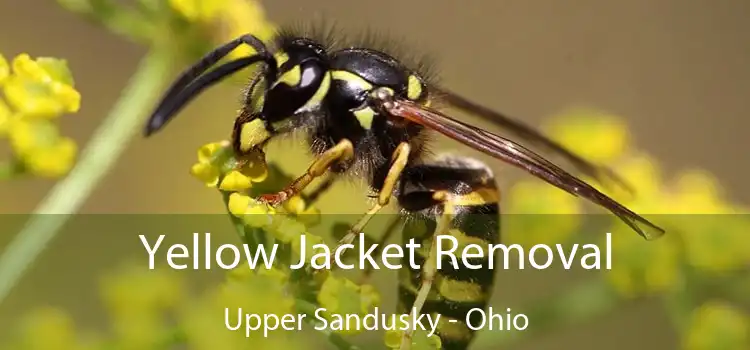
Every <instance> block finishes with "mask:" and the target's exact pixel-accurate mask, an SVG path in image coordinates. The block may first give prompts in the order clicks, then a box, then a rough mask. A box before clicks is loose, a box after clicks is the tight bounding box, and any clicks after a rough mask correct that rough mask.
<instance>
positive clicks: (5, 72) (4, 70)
mask: <svg viewBox="0 0 750 350" xmlns="http://www.w3.org/2000/svg"><path fill="white" fill-rule="evenodd" d="M9 75H10V66H8V60H6V59H5V56H3V55H2V54H0V85H2V84H3V83H4V82H5V79H6V78H8V76H9Z"/></svg>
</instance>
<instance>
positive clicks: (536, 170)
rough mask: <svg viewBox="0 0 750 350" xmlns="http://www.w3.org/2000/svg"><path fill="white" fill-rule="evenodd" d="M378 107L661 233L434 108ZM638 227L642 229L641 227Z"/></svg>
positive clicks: (533, 157) (646, 231)
mask: <svg viewBox="0 0 750 350" xmlns="http://www.w3.org/2000/svg"><path fill="white" fill-rule="evenodd" d="M381 107H382V108H383V109H384V110H385V111H386V112H388V113H389V114H392V115H393V116H396V117H400V118H404V119H406V120H409V121H411V122H414V123H417V124H421V125H423V126H425V127H427V128H429V129H432V130H435V131H437V132H439V133H441V134H443V135H445V136H448V137H449V138H451V139H454V140H456V141H459V142H461V143H463V144H465V145H467V146H469V147H471V148H474V149H476V150H478V151H481V152H484V153H485V154H488V155H490V156H492V157H494V158H497V159H499V160H502V161H505V162H507V163H510V164H512V165H514V166H516V167H519V168H521V169H524V170H526V171H528V172H529V173H531V174H532V175H534V176H536V177H538V178H540V179H542V180H544V181H546V182H548V183H550V184H552V185H554V186H556V187H558V188H560V189H562V190H565V191H567V192H568V193H570V194H572V195H575V196H580V197H583V198H586V199H588V200H589V201H591V202H593V203H595V204H598V205H600V206H602V207H604V208H606V209H608V210H609V211H611V212H612V213H613V214H615V215H617V216H618V217H619V218H620V219H622V220H623V221H624V222H625V223H626V224H627V225H628V226H630V227H631V228H633V229H634V230H635V231H636V232H638V234H640V235H641V236H643V237H644V238H646V239H648V240H651V239H655V238H658V237H660V236H662V235H663V234H664V230H663V229H661V228H659V227H658V226H656V225H654V224H652V223H651V222H649V221H648V220H646V219H645V218H643V217H641V216H640V215H638V214H636V213H634V212H633V211H631V210H630V209H628V208H626V207H625V206H623V205H622V204H620V203H618V202H617V201H615V200H614V199H612V198H610V197H608V196H607V195H605V194H604V193H601V192H600V191H599V190H597V189H596V188H594V187H592V186H591V185H589V184H587V183H586V182H584V181H583V180H581V179H579V178H577V177H575V176H574V175H572V174H570V173H568V172H567V171H565V170H564V169H562V168H560V167H559V166H557V165H555V164H553V163H552V162H550V161H549V160H547V159H545V158H544V157H542V156H541V155H539V154H537V153H534V152H533V151H531V150H529V149H527V148H525V147H523V146H521V145H519V144H517V143H515V142H513V141H511V140H509V139H506V138H503V137H501V136H498V135H495V134H493V133H491V132H489V131H486V130H482V129H479V128H477V127H474V126H472V125H469V124H466V123H463V122H461V121H458V120H456V119H453V118H451V117H449V116H447V115H445V114H443V113H442V112H439V111H437V110H435V109H432V108H429V107H425V106H422V105H419V104H416V103H414V102H411V101H408V100H402V99H396V100H390V101H388V102H385V103H383V104H382V105H381ZM642 226H645V228H644V227H642Z"/></svg>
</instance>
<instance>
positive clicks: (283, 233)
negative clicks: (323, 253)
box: [270, 216, 322, 256]
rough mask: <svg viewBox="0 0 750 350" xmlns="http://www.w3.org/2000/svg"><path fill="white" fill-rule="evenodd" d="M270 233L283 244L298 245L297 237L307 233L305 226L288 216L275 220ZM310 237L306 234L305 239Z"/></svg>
mask: <svg viewBox="0 0 750 350" xmlns="http://www.w3.org/2000/svg"><path fill="white" fill-rule="evenodd" d="M270 231H271V233H272V234H273V236H274V238H276V239H278V240H279V241H281V242H283V243H289V242H297V244H299V237H300V236H301V235H303V234H305V233H306V232H307V227H306V226H305V224H303V223H302V222H299V221H298V220H296V219H295V218H292V217H288V216H279V217H277V218H275V220H274V225H273V227H271V228H270ZM311 236H312V235H310V234H308V235H307V237H306V238H309V237H311ZM316 243H322V242H316ZM298 253H299V252H298ZM307 256H310V255H307Z"/></svg>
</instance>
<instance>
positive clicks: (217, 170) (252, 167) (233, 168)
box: [190, 141, 268, 192]
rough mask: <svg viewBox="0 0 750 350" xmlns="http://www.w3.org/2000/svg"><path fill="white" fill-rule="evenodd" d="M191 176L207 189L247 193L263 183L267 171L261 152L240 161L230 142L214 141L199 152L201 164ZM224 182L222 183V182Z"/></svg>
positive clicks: (194, 166) (195, 165)
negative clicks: (234, 155)
mask: <svg viewBox="0 0 750 350" xmlns="http://www.w3.org/2000/svg"><path fill="white" fill-rule="evenodd" d="M190 173H191V174H192V175H193V176H195V177H196V178H198V180H200V181H201V182H203V183H205V184H206V186H208V187H216V186H217V184H218V187H219V189H221V190H223V191H230V192H231V191H244V190H247V189H249V188H251V187H252V184H253V183H257V182H262V181H264V180H265V179H266V177H267V176H268V168H267V166H266V163H265V159H264V157H263V154H262V153H261V152H256V153H250V154H248V155H247V156H245V157H243V159H242V160H237V159H235V158H234V157H233V156H232V152H231V147H230V143H229V142H227V141H222V142H211V143H208V144H205V145H203V146H201V147H200V148H199V149H198V162H197V163H195V164H193V166H192V167H191V168H190ZM220 178H221V179H222V180H221V183H220V184H219V183H218V182H219V179H220Z"/></svg>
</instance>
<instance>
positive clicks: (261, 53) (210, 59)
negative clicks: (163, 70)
mask: <svg viewBox="0 0 750 350" xmlns="http://www.w3.org/2000/svg"><path fill="white" fill-rule="evenodd" d="M242 44H245V45H248V46H250V47H252V48H253V49H254V50H255V51H256V52H257V53H256V54H255V55H252V56H248V57H245V59H248V60H245V61H243V58H240V59H237V60H234V61H232V62H229V63H226V64H224V65H222V66H220V67H219V68H217V69H215V70H214V71H212V72H211V73H209V74H210V75H211V76H210V77H207V78H203V77H201V75H202V74H203V73H204V72H206V71H207V70H208V69H209V68H210V67H211V66H212V65H214V64H216V63H217V62H219V61H220V60H222V59H223V58H224V57H226V56H227V55H228V54H229V53H230V52H232V50H234V49H235V48H237V47H238V46H240V45H242ZM258 61H264V62H265V63H266V65H267V68H266V76H267V77H275V75H276V59H275V58H274V57H273V55H271V54H270V53H269V52H268V49H267V47H266V45H265V44H264V43H263V42H262V41H261V40H260V39H258V38H257V37H255V36H253V35H249V34H247V35H243V36H241V37H239V38H237V39H234V40H232V41H230V42H228V43H226V44H223V45H221V46H220V47H218V48H216V49H214V50H212V51H211V52H209V53H207V54H206V55H204V56H203V57H202V58H201V59H200V60H198V62H196V63H195V64H193V65H192V66H190V67H189V68H187V69H186V70H185V71H183V72H182V73H181V74H180V76H179V77H178V78H177V79H176V80H175V81H174V82H173V83H172V85H171V86H170V87H169V89H168V90H167V92H166V93H165V94H164V96H163V97H162V99H161V102H160V103H159V105H158V106H157V107H156V109H154V112H153V113H152V114H151V117H150V118H149V120H148V123H147V124H146V128H145V130H144V134H145V135H146V136H150V135H151V134H153V133H155V132H156V131H158V130H159V129H161V128H162V127H163V126H164V125H165V124H166V123H167V122H168V121H169V120H170V119H172V118H173V117H174V113H176V112H177V111H178V110H179V109H180V108H182V106H184V105H185V104H186V103H187V102H189V101H190V100H191V99H192V98H193V97H195V96H196V95H197V94H198V93H199V92H201V91H203V90H204V89H205V88H206V87H208V86H211V85H213V84H214V83H216V82H217V81H219V80H221V79H223V78H224V77H226V76H227V75H229V74H232V73H234V72H236V71H238V70H240V69H242V68H243V67H246V66H248V65H250V64H252V63H255V62H258ZM240 62H242V63H240ZM243 64H244V65H243ZM214 72H216V73H214ZM199 77H200V78H199ZM196 78H197V79H198V80H197V81H196ZM194 84H198V85H194ZM192 86H195V87H192ZM188 89H190V90H191V91H193V92H190V91H186V90H188ZM170 105H171V106H172V107H170V108H166V107H167V106H170Z"/></svg>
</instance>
